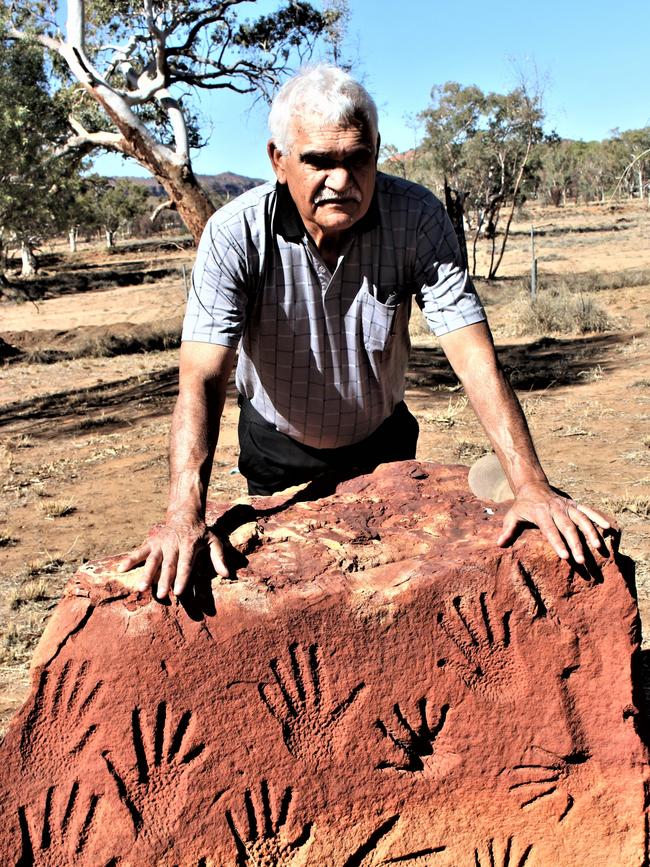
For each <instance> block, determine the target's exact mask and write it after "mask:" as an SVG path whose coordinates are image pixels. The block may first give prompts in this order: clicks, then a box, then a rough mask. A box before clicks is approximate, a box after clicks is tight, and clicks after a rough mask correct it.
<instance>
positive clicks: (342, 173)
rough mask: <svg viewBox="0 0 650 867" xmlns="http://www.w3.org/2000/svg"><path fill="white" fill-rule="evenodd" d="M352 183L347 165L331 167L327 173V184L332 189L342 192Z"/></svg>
mask: <svg viewBox="0 0 650 867" xmlns="http://www.w3.org/2000/svg"><path fill="white" fill-rule="evenodd" d="M352 183H353V181H352V177H351V175H350V172H349V170H348V169H346V167H345V166H336V168H334V169H331V170H330V172H329V173H328V175H327V181H326V186H327V187H329V189H330V190H336V191H337V192H341V191H342V190H345V189H347V188H348V187H349V186H351V185H352Z"/></svg>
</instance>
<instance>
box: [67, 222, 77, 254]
mask: <svg viewBox="0 0 650 867" xmlns="http://www.w3.org/2000/svg"><path fill="white" fill-rule="evenodd" d="M68 242H69V244H70V252H71V253H76V252H77V227H76V226H73V227H72V228H71V229H70V231H69V232H68Z"/></svg>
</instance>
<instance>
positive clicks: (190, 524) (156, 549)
mask: <svg viewBox="0 0 650 867" xmlns="http://www.w3.org/2000/svg"><path fill="white" fill-rule="evenodd" d="M205 548H207V549H208V551H209V554H210V560H211V561H212V565H213V566H214V568H215V571H216V573H217V575H221V576H222V577H223V578H228V577H229V575H230V573H229V570H228V567H227V566H226V561H225V559H224V551H223V544H222V542H221V540H220V539H219V538H218V537H217V536H216V535H215V534H214V533H213V532H212V531H211V530H209V529H208V528H207V527H206V524H205V521H204V520H203V519H202V518H199V517H198V516H196V515H194V514H193V513H189V514H188V513H187V512H175V513H172V514H168V515H167V518H166V520H165V523H164V524H157V525H156V526H154V527H152V529H151V531H150V532H149V537H148V538H147V540H146V542H144V543H143V544H142V545H140V547H139V548H135V549H134V550H133V551H131V552H130V553H129V554H127V556H126V557H124V558H123V559H122V560H120V562H119V563H118V565H117V571H118V572H128V571H129V569H133V568H134V567H135V566H139V565H140V564H141V563H144V564H145V567H144V573H143V576H142V582H141V584H140V585H139V589H140V590H142V591H144V590H147V589H148V588H149V587H151V586H152V585H153V584H154V583H157V589H156V597H157V598H158V599H166V598H167V597H168V596H169V591H170V590H171V589H172V585H173V590H174V595H176V596H180V595H181V594H182V593H184V592H185V590H186V589H187V586H188V584H189V580H190V575H191V572H192V566H193V565H194V561H195V560H196V556H197V554H198V553H199V552H200V551H201V550H203V549H205Z"/></svg>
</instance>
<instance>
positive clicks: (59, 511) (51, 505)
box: [41, 500, 77, 519]
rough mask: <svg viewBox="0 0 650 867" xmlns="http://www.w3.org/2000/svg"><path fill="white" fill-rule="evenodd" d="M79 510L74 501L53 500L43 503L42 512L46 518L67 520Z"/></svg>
mask: <svg viewBox="0 0 650 867" xmlns="http://www.w3.org/2000/svg"><path fill="white" fill-rule="evenodd" d="M76 510H77V507H76V506H75V504H74V502H73V501H72V500H51V501H49V502H44V503H41V512H42V513H43V516H44V517H45V518H52V519H53V518H65V516H66V515H71V514H72V513H73V512H75V511H76Z"/></svg>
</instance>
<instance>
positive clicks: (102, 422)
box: [77, 413, 124, 430]
mask: <svg viewBox="0 0 650 867" xmlns="http://www.w3.org/2000/svg"><path fill="white" fill-rule="evenodd" d="M123 422H124V419H123V418H121V417H120V416H119V415H110V414H106V413H102V415H98V416H91V417H90V418H84V419H82V420H81V421H80V422H79V424H78V425H77V429H78V430H92V429H94V428H98V427H105V426H106V425H111V424H123Z"/></svg>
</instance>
